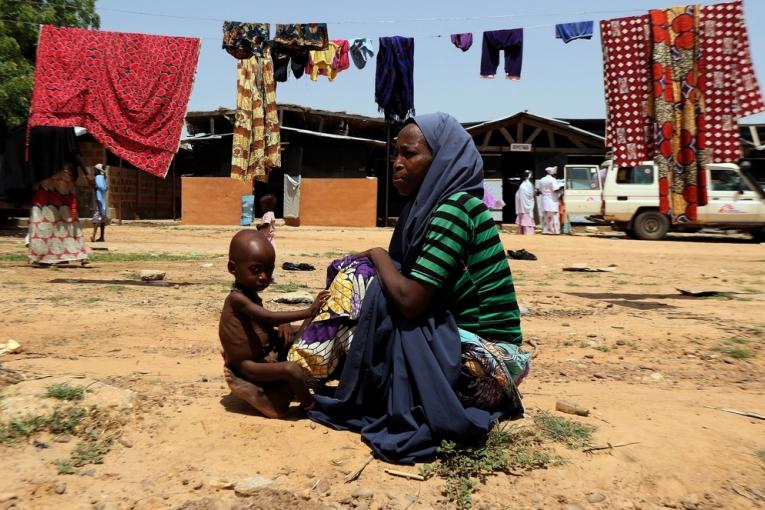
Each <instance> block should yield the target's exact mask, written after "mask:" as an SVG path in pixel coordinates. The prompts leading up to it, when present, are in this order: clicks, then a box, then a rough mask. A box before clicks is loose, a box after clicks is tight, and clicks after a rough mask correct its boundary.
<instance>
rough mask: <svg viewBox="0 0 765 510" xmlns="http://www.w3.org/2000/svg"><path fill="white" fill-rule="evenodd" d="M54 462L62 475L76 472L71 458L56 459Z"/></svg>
mask: <svg viewBox="0 0 765 510" xmlns="http://www.w3.org/2000/svg"><path fill="white" fill-rule="evenodd" d="M53 464H54V465H55V466H56V470H57V471H58V474H60V475H73V474H74V473H75V470H74V466H73V465H72V461H71V460H70V459H58V460H54V461H53Z"/></svg>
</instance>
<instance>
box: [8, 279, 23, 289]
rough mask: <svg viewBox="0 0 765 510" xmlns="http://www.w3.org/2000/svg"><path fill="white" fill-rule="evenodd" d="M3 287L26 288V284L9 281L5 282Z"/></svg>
mask: <svg viewBox="0 0 765 510" xmlns="http://www.w3.org/2000/svg"><path fill="white" fill-rule="evenodd" d="M3 285H11V286H13V287H26V284H25V283H24V282H18V281H15V280H9V281H7V282H3Z"/></svg>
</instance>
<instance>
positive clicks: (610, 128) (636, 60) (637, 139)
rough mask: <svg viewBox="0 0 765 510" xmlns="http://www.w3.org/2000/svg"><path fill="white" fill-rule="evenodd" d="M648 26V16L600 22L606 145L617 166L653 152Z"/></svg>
mask: <svg viewBox="0 0 765 510" xmlns="http://www.w3.org/2000/svg"><path fill="white" fill-rule="evenodd" d="M648 28H649V20H648V16H633V17H629V18H620V19H612V20H604V21H601V22H600V37H601V44H602V49H603V81H604V85H605V93H606V146H607V147H613V149H614V163H615V164H616V165H617V166H635V165H639V164H641V163H642V162H643V161H646V160H648V159H651V156H652V154H653V147H652V126H653V120H652V119H651V116H650V110H651V94H650V67H649V64H650V58H651V57H650V44H649V42H650V41H649V33H648Z"/></svg>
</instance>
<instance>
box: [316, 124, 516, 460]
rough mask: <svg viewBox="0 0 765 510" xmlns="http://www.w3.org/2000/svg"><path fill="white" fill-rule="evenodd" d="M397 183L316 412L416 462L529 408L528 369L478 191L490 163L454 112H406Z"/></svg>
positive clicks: (383, 451)
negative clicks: (394, 204) (384, 231)
mask: <svg viewBox="0 0 765 510" xmlns="http://www.w3.org/2000/svg"><path fill="white" fill-rule="evenodd" d="M393 185H394V186H395V187H396V189H397V190H398V192H399V193H400V194H401V195H403V196H405V197H407V198H408V202H407V204H406V206H405V207H404V210H403V211H402V213H401V217H400V218H399V221H398V223H397V225H396V228H395V230H394V233H393V237H392V239H391V242H390V246H389V248H388V250H385V249H383V248H372V249H370V250H367V251H365V252H363V253H362V254H361V255H362V256H365V257H368V259H369V260H370V261H371V262H372V264H373V265H374V267H375V270H376V272H377V277H376V278H374V280H372V281H371V283H370V284H369V286H368V288H367V289H366V293H365V296H364V298H363V304H362V305H361V311H360V314H359V317H358V324H357V326H356V329H355V331H354V333H353V339H352V342H351V343H350V346H349V347H348V350H347V353H346V354H345V359H344V363H343V365H342V371H341V373H340V375H339V379H340V382H339V385H338V386H337V388H336V390H335V391H334V394H332V395H330V396H327V395H320V394H317V395H316V403H315V407H314V409H313V410H312V411H310V412H309V417H310V418H311V419H313V420H315V421H317V422H320V423H322V424H325V425H328V426H331V427H334V428H337V429H351V430H358V431H360V432H361V435H362V438H363V439H364V441H366V442H367V444H369V446H370V447H371V448H372V450H373V451H374V453H375V455H376V456H377V457H379V458H381V459H383V460H386V461H388V462H397V463H412V462H415V461H419V460H424V459H427V458H429V457H432V456H433V455H434V454H435V452H436V449H437V447H438V446H439V445H440V443H441V441H442V440H444V439H450V440H455V441H461V442H467V441H474V440H477V439H480V438H481V437H484V436H485V435H486V433H487V432H488V430H489V429H490V427H491V426H492V423H493V422H494V421H495V420H497V419H499V418H501V417H518V416H520V415H522V413H523V406H522V403H521V398H520V394H519V392H518V389H517V385H518V384H519V383H520V381H521V380H522V379H523V377H524V376H525V375H526V374H527V373H528V368H529V355H528V354H527V353H524V352H523V351H522V350H521V349H520V345H521V343H522V340H523V338H522V334H521V327H520V313H519V309H518V304H517V301H516V296H515V289H514V286H513V281H512V275H511V272H510V267H509V265H508V261H507V258H506V256H505V253H504V249H503V246H502V243H501V241H500V238H499V234H498V232H497V229H496V227H495V224H494V221H493V219H492V216H491V213H490V212H489V210H488V209H487V208H486V206H485V205H484V204H483V202H482V197H483V164H482V160H481V156H480V154H479V153H478V150H477V149H476V147H475V144H474V143H473V140H472V138H471V137H470V135H469V134H468V133H467V132H466V131H465V130H464V129H463V128H462V126H461V125H460V124H459V122H458V121H457V120H456V119H454V118H453V117H451V116H449V115H447V114H444V113H437V114H430V115H422V116H417V117H415V118H412V119H409V121H408V122H407V124H406V125H405V126H404V127H403V129H402V130H401V131H400V133H399V135H398V138H397V142H396V152H395V157H394V160H393Z"/></svg>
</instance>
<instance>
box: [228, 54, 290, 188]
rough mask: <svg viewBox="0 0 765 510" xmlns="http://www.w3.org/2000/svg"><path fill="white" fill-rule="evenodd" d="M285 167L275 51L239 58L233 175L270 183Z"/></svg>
mask: <svg viewBox="0 0 765 510" xmlns="http://www.w3.org/2000/svg"><path fill="white" fill-rule="evenodd" d="M280 166H281V153H280V151H279V116H278V114H277V111H276V84H275V83H274V65H273V61H272V60H271V53H270V51H269V50H268V49H265V50H264V52H263V56H254V57H251V58H248V59H242V60H238V61H237V77H236V117H235V121H234V139H233V146H232V151H231V177H232V178H234V179H241V180H243V181H251V180H252V179H253V178H254V179H256V180H259V181H263V182H268V174H269V172H270V171H271V169H272V168H278V167H280Z"/></svg>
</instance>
